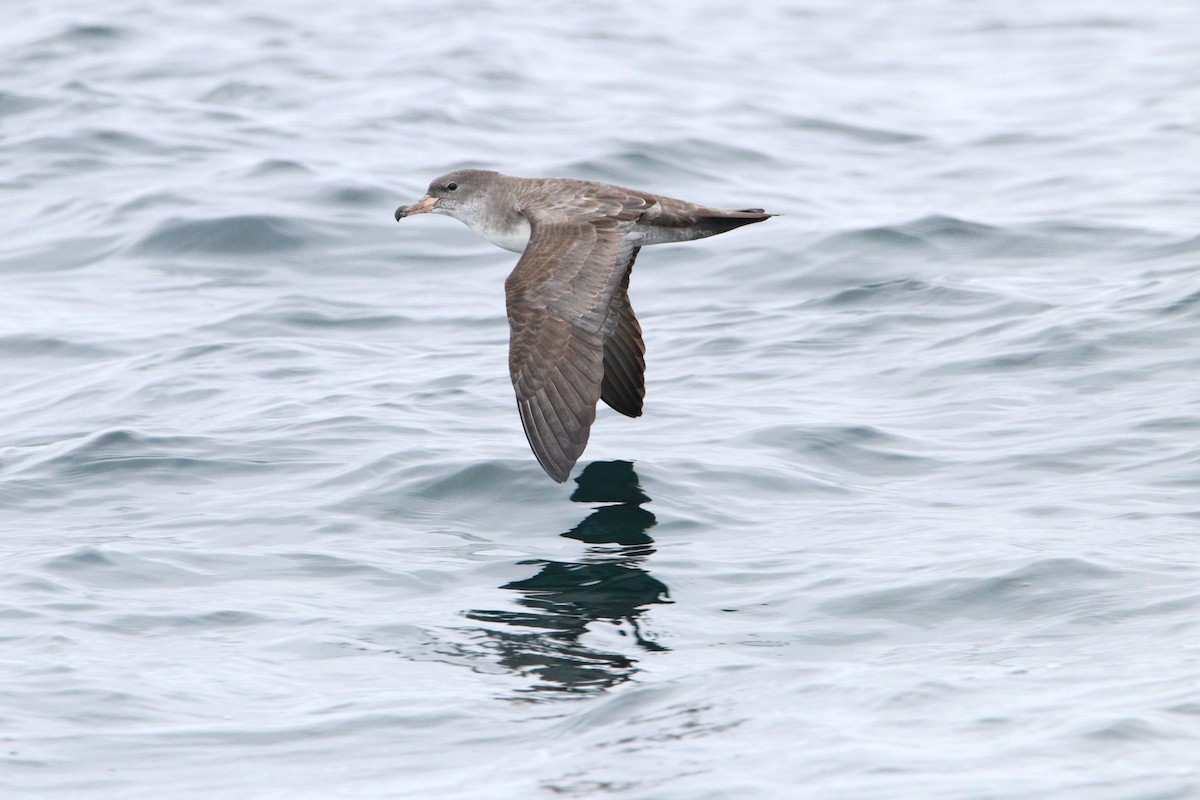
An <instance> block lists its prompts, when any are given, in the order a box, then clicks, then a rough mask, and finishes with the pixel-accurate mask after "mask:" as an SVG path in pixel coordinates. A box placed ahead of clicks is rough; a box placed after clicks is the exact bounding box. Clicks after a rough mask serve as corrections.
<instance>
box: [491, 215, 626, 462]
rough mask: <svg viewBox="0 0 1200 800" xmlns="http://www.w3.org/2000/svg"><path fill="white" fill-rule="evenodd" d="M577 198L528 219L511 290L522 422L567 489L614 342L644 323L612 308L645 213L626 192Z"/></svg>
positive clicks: (512, 365)
mask: <svg viewBox="0 0 1200 800" xmlns="http://www.w3.org/2000/svg"><path fill="white" fill-rule="evenodd" d="M572 199H573V200H574V202H573V203H566V204H561V203H560V204H558V205H555V206H548V207H547V206H543V207H535V208H532V209H529V210H524V211H523V212H522V213H524V214H525V216H526V217H527V218H528V219H529V224H530V237H529V243H528V245H527V246H526V248H525V252H524V254H523V255H522V256H521V259H520V260H519V261H518V262H517V266H516V268H515V269H514V270H513V271H512V274H511V275H509V276H508V280H507V281H505V284H504V288H505V299H506V302H507V306H508V324H509V345H508V368H509V373H510V375H511V376H512V382H513V389H514V390H515V391H516V395H517V408H518V410H519V411H520V414H521V424H522V425H523V426H524V428H525V436H526V437H527V438H528V439H529V445H530V447H532V448H533V453H534V455H535V456H537V460H538V463H540V464H541V465H542V468H543V469H545V470H546V472H547V474H549V475H550V477H551V478H553V479H554V480H556V481H558V482H559V483H562V482H563V481H565V480H566V479H567V477H568V476H569V475H570V472H571V467H573V466H574V465H575V462H576V461H577V460H578V459H579V456H580V455H582V454H583V450H584V448H585V447H586V446H587V440H588V434H589V433H590V431H591V427H592V422H593V421H595V418H596V403H597V401H599V399H600V396H601V393H602V384H603V383H604V378H605V341H606V339H609V338H611V337H612V336H613V335H614V333H615V334H616V335H617V336H618V337H619V338H620V337H622V336H626V335H627V334H626V333H622V331H625V332H627V331H629V330H630V328H629V322H630V321H632V323H633V325H634V326H636V324H637V323H636V320H633V314H632V311H629V313H628V315H626V314H624V313H621V312H619V313H618V314H616V315H613V314H612V313H611V307H612V305H613V298H614V296H616V295H617V294H618V292H620V293H621V294H622V296H624V289H623V283H624V282H625V281H626V279H627V275H628V273H629V267H630V265H631V264H632V262H633V257H634V255H635V254H636V252H637V249H638V248H637V241H638V238H637V236H636V235H634V234H633V233H632V231H633V227H634V221H635V220H636V219H637V217H638V216H639V215H640V213H641V209H642V208H643V207H644V206H645V205H646V201H645V199H644V198H642V197H639V196H634V195H624V194H619V195H613V196H611V197H603V198H596V197H587V198H584V197H582V196H581V197H577V198H572ZM619 308H624V309H627V308H628V302H627V301H625V302H624V303H623V304H621V305H620V306H619ZM626 317H628V319H626ZM623 321H624V322H625V325H624V326H622V322H623ZM637 338H638V341H639V342H640V335H639V336H638V337H637ZM622 341H623V339H622ZM639 405H640V403H639Z"/></svg>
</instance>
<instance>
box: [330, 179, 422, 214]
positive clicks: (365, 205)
mask: <svg viewBox="0 0 1200 800" xmlns="http://www.w3.org/2000/svg"><path fill="white" fill-rule="evenodd" d="M314 199H315V200H317V201H318V202H321V203H325V204H328V205H334V206H345V207H348V208H355V209H380V210H381V211H385V210H386V209H389V208H393V207H394V206H398V205H400V204H401V203H402V202H404V201H405V200H404V197H403V196H402V195H400V194H399V193H398V192H396V191H394V190H385V189H381V188H379V187H377V186H361V185H359V186H355V185H348V184H343V185H339V186H328V187H325V188H323V189H321V190H320V191H318V192H316V193H315V194H314ZM388 213H390V212H388Z"/></svg>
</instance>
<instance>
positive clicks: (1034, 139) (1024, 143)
mask: <svg viewBox="0 0 1200 800" xmlns="http://www.w3.org/2000/svg"><path fill="white" fill-rule="evenodd" d="M1071 141H1072V139H1071V138H1070V137H1067V136H1059V135H1053V134H1046V133H1033V132H1030V131H1010V132H1005V133H996V134H991V135H989V136H984V137H982V138H980V139H976V140H974V141H972V142H970V143H969V144H970V145H971V146H972V147H1021V148H1024V147H1029V146H1038V147H1044V146H1048V145H1054V144H1065V143H1070V142H1071Z"/></svg>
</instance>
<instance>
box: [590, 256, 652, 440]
mask: <svg viewBox="0 0 1200 800" xmlns="http://www.w3.org/2000/svg"><path fill="white" fill-rule="evenodd" d="M640 249H641V248H637V247H635V248H634V249H633V252H632V253H630V255H629V263H628V264H627V265H626V266H625V270H624V272H625V274H624V276H623V277H622V278H621V285H620V286H619V287H617V292H616V293H615V294H614V295H613V299H612V303H610V304H609V315H610V320H611V325H612V333H610V334H609V335H608V337H607V338H605V340H604V382H603V383H601V384H600V399H601V400H603V401H604V402H605V403H608V405H609V406H610V407H612V409H613V410H615V411H619V412H621V413H622V414H624V415H625V416H627V417H640V416H641V415H642V400H643V399H644V398H645V397H646V378H645V376H646V345H645V343H644V342H643V341H642V326H641V325H639V324H638V321H637V317H636V316H634V313H633V306H631V305H630V304H629V276H630V274H632V272H633V262H634V259H636V258H637V254H638V250H640Z"/></svg>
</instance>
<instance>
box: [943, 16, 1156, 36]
mask: <svg viewBox="0 0 1200 800" xmlns="http://www.w3.org/2000/svg"><path fill="white" fill-rule="evenodd" d="M1145 27H1146V23H1145V22H1143V21H1142V20H1139V19H1137V18H1136V17H1110V16H1083V17H1064V18H1062V19H1056V20H1046V19H1025V20H1016V19H990V20H986V21H983V22H979V23H975V24H972V25H970V26H969V27H964V28H962V29H961V30H962V32H963V33H971V34H992V33H1006V32H1021V31H1043V32H1050V33H1053V32H1057V31H1073V30H1080V31H1096V30H1113V31H1123V30H1137V29H1139V28H1145Z"/></svg>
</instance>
